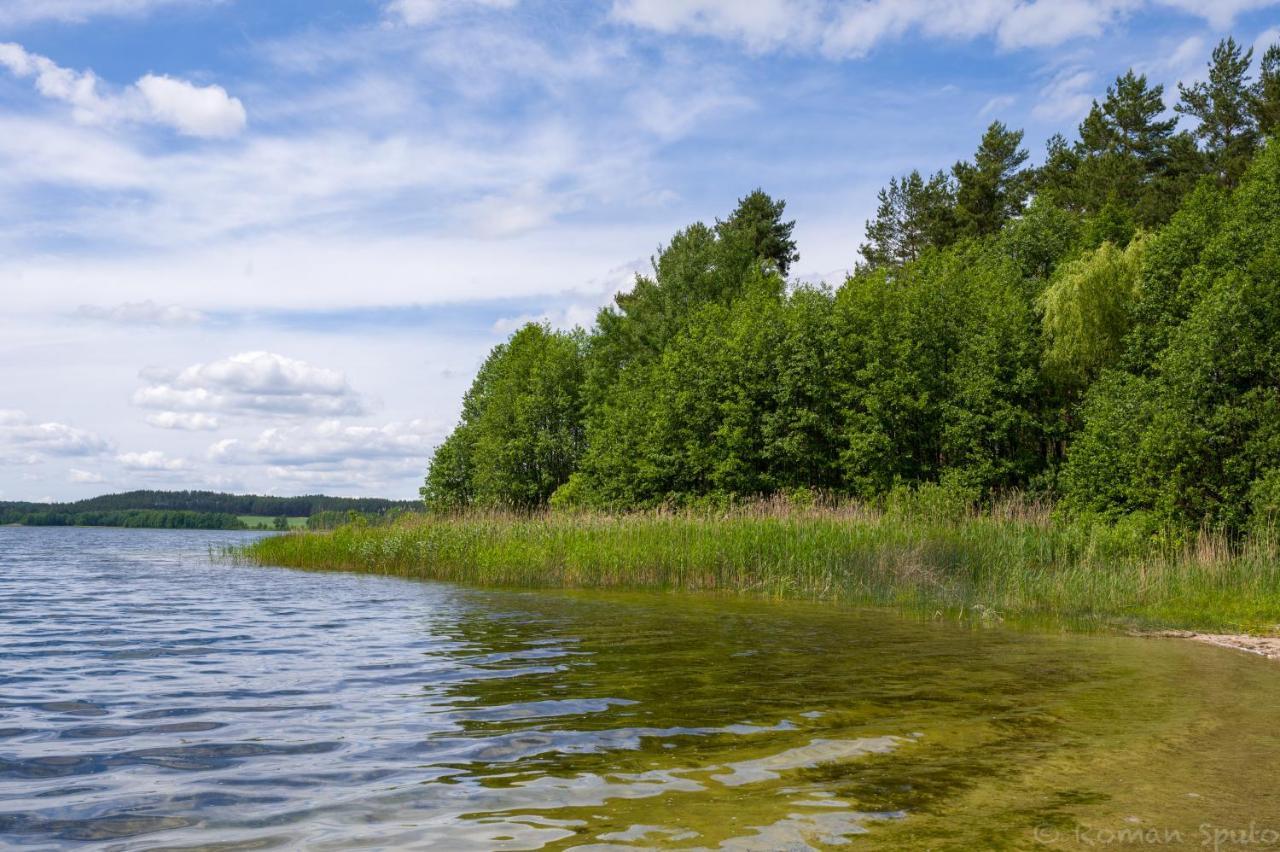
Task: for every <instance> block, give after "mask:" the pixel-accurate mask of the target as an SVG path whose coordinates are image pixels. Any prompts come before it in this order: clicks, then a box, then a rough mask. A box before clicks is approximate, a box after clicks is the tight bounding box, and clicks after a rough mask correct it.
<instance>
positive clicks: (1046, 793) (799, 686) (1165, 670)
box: [371, 592, 1280, 849]
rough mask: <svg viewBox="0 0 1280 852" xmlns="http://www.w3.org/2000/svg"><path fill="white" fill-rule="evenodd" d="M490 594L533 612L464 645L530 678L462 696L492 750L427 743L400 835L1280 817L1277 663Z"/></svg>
mask: <svg viewBox="0 0 1280 852" xmlns="http://www.w3.org/2000/svg"><path fill="white" fill-rule="evenodd" d="M475 594H476V595H478V596H482V597H483V598H484V599H485V600H486V602H487V603H488V604H489V605H492V604H493V602H494V601H501V602H502V609H505V610H508V611H509V612H510V614H511V615H510V617H501V615H500V614H499V617H494V618H483V619H478V620H476V621H474V622H466V623H463V624H460V625H459V636H458V638H460V639H463V640H465V643H466V645H467V646H468V647H474V646H476V645H479V646H483V647H491V648H495V649H501V650H502V651H503V652H504V653H505V654H506V655H507V656H506V657H504V659H505V662H503V663H502V664H501V665H502V666H512V665H521V666H524V667H526V668H527V669H528V671H526V672H525V673H523V674H521V675H520V676H518V677H495V678H493V679H489V680H485V679H479V680H474V679H473V680H469V681H467V682H466V683H465V684H463V685H461V686H460V687H459V688H458V690H457V692H456V693H455V694H452V695H451V696H450V698H451V699H452V700H454V701H459V700H461V701H462V702H464V703H465V705H466V706H467V708H468V709H467V710H466V711H463V713H462V714H461V716H460V718H459V725H460V727H461V729H462V730H463V731H465V734H466V736H467V738H468V739H471V738H477V737H478V738H481V739H482V740H483V741H485V742H487V743H488V746H487V747H484V748H481V749H477V750H472V751H469V752H468V751H465V749H464V750H463V751H462V752H460V753H458V754H457V755H456V756H455V757H451V756H450V754H449V748H450V745H451V740H450V737H447V736H446V737H441V738H439V740H438V741H437V742H436V743H435V744H434V746H435V748H433V743H431V742H430V741H429V742H428V743H427V744H426V746H425V748H426V752H427V753H428V754H432V753H433V752H435V754H434V755H433V762H435V763H437V764H438V765H439V766H442V767H445V768H446V769H447V771H448V773H449V774H448V775H447V776H445V777H443V778H441V779H440V780H439V781H436V782H433V784H431V785H428V786H427V787H424V789H423V790H422V791H420V793H419V794H399V795H398V796H396V797H393V800H392V801H388V802H385V803H383V804H382V807H383V808H385V811H384V813H383V814H382V815H381V816H380V817H379V818H378V821H379V823H380V825H381V828H380V829H379V833H378V836H379V837H381V838H382V839H383V840H384V841H385V840H387V839H388V838H387V837H386V836H385V835H383V834H382V833H381V832H382V830H383V829H385V827H386V823H385V822H383V820H387V821H390V822H393V823H400V824H402V825H404V826H405V833H404V835H403V836H402V837H401V839H402V840H403V841H404V842H413V840H412V839H413V838H415V837H418V836H419V829H418V828H416V827H411V826H412V825H413V822H414V817H413V816H412V814H414V812H420V809H421V808H422V807H423V799H426V800H434V799H437V798H443V799H448V798H449V796H450V795H454V794H456V795H454V799H455V800H454V801H453V802H452V803H451V806H450V807H447V808H445V810H446V811H447V812H448V813H449V815H450V816H449V822H450V823H451V825H452V828H451V829H450V831H449V832H448V833H449V834H450V835H451V836H454V837H456V838H457V839H458V841H459V842H460V841H461V839H462V838H466V839H467V841H468V842H474V843H477V844H478V845H479V846H480V847H483V846H484V845H485V844H486V843H487V844H489V845H491V846H492V848H531V847H539V846H545V847H548V848H579V849H598V848H599V849H604V848H689V849H699V848H729V849H809V848H813V849H823V848H839V847H843V846H846V845H849V844H854V845H856V847H858V848H885V849H901V848H933V849H979V848H982V849H987V848H989V849H1027V848H1049V847H1062V848H1068V847H1072V846H1082V845H1083V846H1087V845H1089V843H1090V842H1091V841H1094V840H1096V839H1097V838H1098V837H1102V838H1103V839H1107V838H1112V837H1123V838H1130V839H1132V838H1133V837H1135V836H1137V837H1142V836H1143V835H1135V834H1134V832H1135V831H1139V830H1147V829H1152V830H1157V829H1158V830H1159V831H1160V832H1163V834H1162V835H1161V837H1162V838H1164V842H1163V843H1162V845H1163V846H1165V847H1166V848H1168V847H1176V846H1178V845H1186V846H1188V847H1195V846H1199V845H1200V843H1201V840H1202V838H1203V835H1202V832H1203V831H1204V830H1205V829H1204V827H1205V826H1206V825H1208V826H1223V827H1245V828H1247V827H1248V826H1249V825H1250V821H1251V820H1252V821H1253V822H1254V823H1266V821H1267V820H1268V819H1271V820H1272V821H1280V816H1273V815H1280V801H1277V799H1276V797H1275V794H1274V793H1273V791H1272V789H1271V786H1270V785H1271V784H1272V783H1273V772H1274V767H1275V766H1276V765H1277V762H1276V761H1277V759H1278V758H1280V740H1278V739H1277V736H1276V734H1275V733H1273V731H1274V730H1275V725H1274V721H1275V719H1276V713H1277V711H1280V667H1276V666H1274V665H1271V664H1268V663H1266V662H1265V661H1261V660H1257V659H1252V658H1248V657H1244V656H1242V655H1237V654H1232V653H1229V652H1223V651H1221V650H1218V649H1212V648H1205V647H1200V646H1196V645H1193V644H1192V643H1186V642H1176V641H1154V640H1139V639H1131V638H1122V637H1114V636H1080V635H1046V634H1043V633H1035V632H1028V631H1022V630H1018V629H1013V628H1007V627H994V628H993V627H987V628H972V627H960V626H957V625H954V624H943V623H933V622H928V621H919V620H911V619H907V618H903V617H901V616H898V615H894V614H890V613H885V612H881V611H867V610H842V609H837V608H831V607H824V606H816V605H806V604H785V603H773V604H765V603H747V602H733V601H725V600H705V599H702V600H699V599H694V600H690V599H687V598H681V597H678V596H661V595H653V596H646V595H613V594H610V595H602V594H592V593H580V594H552V593H524V594H521V593H490V592H476V593H475ZM564 642H568V643H570V644H571V646H572V648H573V649H574V654H573V655H571V656H568V657H561V658H558V659H557V664H556V665H554V666H548V667H546V668H545V670H540V669H539V666H538V665H537V661H538V648H539V647H543V643H547V644H560V643H564ZM521 650H524V651H526V652H527V655H525V656H523V657H519V654H518V652H519V651H521ZM513 651H514V652H517V656H518V662H517V663H513V662H511V659H510V656H509V655H510V654H511V653H512V652H513ZM556 695H564V696H566V697H572V698H571V700H568V701H566V702H565V703H562V704H556V703H554V699H552V698H551V697H552V696H556ZM549 701H550V702H551V703H548V702H549ZM522 707H523V708H527V709H526V710H525V711H524V713H523V715H522V713H521V711H520V710H518V709H517V710H515V711H514V712H513V709H512V708H522ZM498 711H500V712H498ZM584 711H585V712H584ZM437 749H438V751H437ZM441 789H443V790H448V791H450V792H447V793H441V792H439V791H440V790H441ZM418 796H421V797H422V798H418ZM438 804H439V803H438V802H436V805H438ZM434 809H435V806H434V805H433V806H431V807H428V810H434ZM438 815H439V814H438ZM1274 827H1276V828H1280V825H1277V826H1274ZM1090 832H1094V833H1093V834H1090ZM1107 832H1129V833H1128V834H1107ZM371 836H372V835H371ZM390 839H391V840H392V841H394V840H395V836H394V835H393V836H392V837H391V838H390ZM1174 841H1180V842H1174Z"/></svg>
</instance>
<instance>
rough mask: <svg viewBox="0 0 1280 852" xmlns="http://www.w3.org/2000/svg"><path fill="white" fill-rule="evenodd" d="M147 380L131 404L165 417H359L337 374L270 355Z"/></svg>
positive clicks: (358, 406) (356, 400)
mask: <svg viewBox="0 0 1280 852" xmlns="http://www.w3.org/2000/svg"><path fill="white" fill-rule="evenodd" d="M148 375H149V376H151V377H153V378H158V379H159V381H157V382H156V383H155V384H151V385H148V386H146V387H143V388H140V389H139V390H138V391H137V392H136V393H135V394H134V396H133V402H134V404H135V405H138V406H141V407H143V408H158V409H163V410H165V412H166V413H173V412H206V413H207V412H218V411H229V412H242V413H256V414H285V415H288V414H297V415H317V416H334V415H338V414H360V413H363V411H364V404H363V401H362V400H361V399H360V397H359V395H358V394H356V392H355V391H354V390H352V388H351V386H350V385H349V384H347V378H346V375H345V374H343V373H342V372H341V371H339V370H331V369H327V368H324V367H317V366H315V365H313V364H308V363H307V362H305V361H299V360H297V359H294V358H287V357H285V356H283V355H277V354H275V353H273V352H261V351H259V352H242V353H240V354H239V355H233V356H232V357H230V358H224V359H222V360H220V361H211V362H208V363H205V364H193V365H192V366H190V367H187V368H186V369H185V370H182V371H180V372H178V373H176V374H166V373H164V372H163V371H159V372H155V371H153V372H151V373H149V374H148ZM175 422H176V421H175ZM153 425H154V424H153ZM202 428H203V427H202Z"/></svg>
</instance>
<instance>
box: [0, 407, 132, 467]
mask: <svg viewBox="0 0 1280 852" xmlns="http://www.w3.org/2000/svg"><path fill="white" fill-rule="evenodd" d="M6 446H7V447H8V448H9V449H10V450H11V451H16V452H17V454H18V458H19V460H23V461H26V462H28V463H31V462H34V461H35V460H36V459H38V458H39V457H40V456H96V455H101V454H103V453H107V452H110V451H111V442H110V441H108V440H106V439H105V438H103V437H102V436H101V435H98V434H96V433H94V432H90V431H88V430H87V429H80V428H77V427H75V426H69V425H67V424H66V423H58V422H56V421H48V422H44V423H36V422H33V421H32V420H31V419H30V418H29V417H28V416H27V415H26V414H25V413H24V412H21V411H13V410H5V411H0V450H3V449H4V448H5V447H6Z"/></svg>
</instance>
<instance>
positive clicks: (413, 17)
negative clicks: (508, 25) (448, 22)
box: [386, 0, 519, 26]
mask: <svg viewBox="0 0 1280 852" xmlns="http://www.w3.org/2000/svg"><path fill="white" fill-rule="evenodd" d="M517 2H519V0H391V2H389V3H388V4H387V7H386V9H387V14H388V15H390V16H392V17H393V18H396V19H398V20H400V21H403V22H404V23H406V24H409V25H410V26H420V25H422V24H430V23H433V22H434V21H437V20H439V19H440V18H443V17H445V16H446V15H449V14H452V13H454V12H458V11H462V10H465V9H511V8H513V7H514V6H515V5H516V3H517Z"/></svg>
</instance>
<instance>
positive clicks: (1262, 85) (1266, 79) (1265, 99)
mask: <svg viewBox="0 0 1280 852" xmlns="http://www.w3.org/2000/svg"><path fill="white" fill-rule="evenodd" d="M1253 114H1254V118H1255V119H1256V120H1257V122H1258V132H1259V133H1261V134H1263V135H1264V136H1276V135H1278V134H1280V44H1273V45H1271V46H1270V47H1268V48H1267V50H1266V53H1264V54H1262V73H1261V74H1259V75H1258V83H1257V86H1256V88H1255V89H1254V104H1253Z"/></svg>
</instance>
